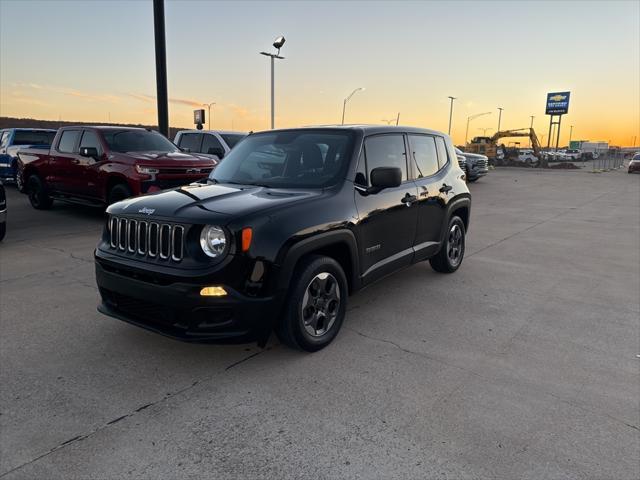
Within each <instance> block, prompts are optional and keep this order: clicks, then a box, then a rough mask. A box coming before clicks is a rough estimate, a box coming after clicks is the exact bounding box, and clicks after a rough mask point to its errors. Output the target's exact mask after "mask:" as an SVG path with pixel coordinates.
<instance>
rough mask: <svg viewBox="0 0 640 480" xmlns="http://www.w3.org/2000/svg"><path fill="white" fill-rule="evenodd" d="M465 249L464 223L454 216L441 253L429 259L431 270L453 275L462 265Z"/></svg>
mask: <svg viewBox="0 0 640 480" xmlns="http://www.w3.org/2000/svg"><path fill="white" fill-rule="evenodd" d="M464 249H465V229H464V222H463V221H462V219H461V218H460V217H457V216H453V217H451V220H450V221H449V227H448V230H447V235H446V237H445V239H444V243H443V245H442V248H440V251H439V252H438V253H437V254H436V256H435V257H431V258H430V259H429V263H430V264H431V268H433V269H434V270H435V271H436V272H440V273H453V272H455V271H456V270H457V269H458V268H459V267H460V264H461V263H462V259H463V258H464Z"/></svg>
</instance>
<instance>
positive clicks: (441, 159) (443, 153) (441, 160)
mask: <svg viewBox="0 0 640 480" xmlns="http://www.w3.org/2000/svg"><path fill="white" fill-rule="evenodd" d="M436 148H437V149H438V165H439V167H440V168H442V167H444V166H445V165H446V164H447V163H449V155H448V154H447V146H446V145H445V143H444V138H442V137H436Z"/></svg>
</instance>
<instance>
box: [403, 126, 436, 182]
mask: <svg viewBox="0 0 640 480" xmlns="http://www.w3.org/2000/svg"><path fill="white" fill-rule="evenodd" d="M409 145H411V150H412V154H413V155H412V157H413V162H414V165H415V167H416V178H423V177H428V176H430V175H433V174H434V173H436V172H437V171H438V155H437V153H436V142H435V139H434V138H433V137H431V136H429V135H409Z"/></svg>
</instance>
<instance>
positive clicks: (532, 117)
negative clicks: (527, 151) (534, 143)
mask: <svg viewBox="0 0 640 480" xmlns="http://www.w3.org/2000/svg"><path fill="white" fill-rule="evenodd" d="M529 118H531V126H530V127H529V129H530V131H531V130H533V119H534V118H536V117H535V116H533V115H531V116H530V117H529ZM529 146H531V137H529Z"/></svg>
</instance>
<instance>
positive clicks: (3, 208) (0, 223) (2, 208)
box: [0, 181, 7, 242]
mask: <svg viewBox="0 0 640 480" xmlns="http://www.w3.org/2000/svg"><path fill="white" fill-rule="evenodd" d="M6 233H7V193H6V192H5V191H4V185H3V183H2V181H0V242H1V241H2V240H3V239H4V236H5V234H6Z"/></svg>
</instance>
